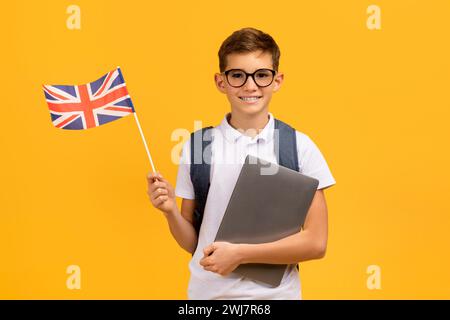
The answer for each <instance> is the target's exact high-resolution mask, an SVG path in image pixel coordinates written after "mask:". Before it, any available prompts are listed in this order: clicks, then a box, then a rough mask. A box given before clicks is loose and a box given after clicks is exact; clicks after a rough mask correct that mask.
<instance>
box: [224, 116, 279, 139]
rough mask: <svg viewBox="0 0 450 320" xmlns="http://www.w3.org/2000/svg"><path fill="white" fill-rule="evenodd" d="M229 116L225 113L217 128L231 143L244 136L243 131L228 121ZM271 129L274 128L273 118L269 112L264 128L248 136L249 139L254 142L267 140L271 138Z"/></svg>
mask: <svg viewBox="0 0 450 320" xmlns="http://www.w3.org/2000/svg"><path fill="white" fill-rule="evenodd" d="M230 116H231V114H230V113H227V114H226V115H225V117H224V118H223V120H222V122H221V123H220V125H219V130H220V131H221V133H222V135H223V136H224V137H225V138H226V139H227V140H228V141H229V142H231V143H235V142H236V141H237V140H238V139H239V138H241V137H243V136H245V135H244V134H243V133H241V132H240V131H239V130H237V129H235V128H233V127H232V126H231V125H230V123H229V122H228V118H229V117H230ZM273 130H274V120H273V115H272V114H271V113H270V112H269V121H268V122H267V124H266V126H265V127H264V129H262V130H261V132H260V133H259V134H258V135H256V136H255V137H254V138H250V137H248V138H249V139H251V141H256V142H262V141H264V142H269V141H270V140H271V139H272V138H273Z"/></svg>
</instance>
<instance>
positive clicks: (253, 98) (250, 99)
mask: <svg viewBox="0 0 450 320" xmlns="http://www.w3.org/2000/svg"><path fill="white" fill-rule="evenodd" d="M261 98H262V96H242V97H239V99H241V100H242V101H245V102H248V103H252V102H256V101H258V100H259V99H261Z"/></svg>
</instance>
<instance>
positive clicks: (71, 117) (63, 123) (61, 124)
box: [55, 114, 80, 128]
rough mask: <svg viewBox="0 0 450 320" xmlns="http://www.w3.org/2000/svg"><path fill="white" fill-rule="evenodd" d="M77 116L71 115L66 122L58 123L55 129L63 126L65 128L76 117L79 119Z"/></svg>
mask: <svg viewBox="0 0 450 320" xmlns="http://www.w3.org/2000/svg"><path fill="white" fill-rule="evenodd" d="M79 116H80V115H79V114H73V115H71V116H70V117H68V118H67V119H66V120H64V121H63V122H60V123H59V124H57V125H56V126H55V127H57V128H61V127H63V126H65V125H66V124H67V123H68V122H70V121H72V120H73V119H75V118H76V117H79Z"/></svg>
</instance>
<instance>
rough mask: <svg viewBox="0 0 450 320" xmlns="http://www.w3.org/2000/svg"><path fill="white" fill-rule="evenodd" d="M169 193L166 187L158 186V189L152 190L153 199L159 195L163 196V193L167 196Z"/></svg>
mask: <svg viewBox="0 0 450 320" xmlns="http://www.w3.org/2000/svg"><path fill="white" fill-rule="evenodd" d="M167 194H168V191H167V190H166V189H162V188H158V189H156V190H155V191H153V192H152V194H151V197H152V198H153V199H156V198H158V197H159V196H162V195H164V196H165V195H167Z"/></svg>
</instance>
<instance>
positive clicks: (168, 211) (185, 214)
mask: <svg viewBox="0 0 450 320" xmlns="http://www.w3.org/2000/svg"><path fill="white" fill-rule="evenodd" d="M147 180H148V195H149V198H150V201H151V202H152V204H153V206H154V207H155V208H157V209H159V210H160V211H161V212H163V213H164V216H165V217H166V219H167V222H168V224H169V229H170V232H171V233H172V236H173V237H174V238H175V240H176V241H177V243H178V244H179V245H180V247H182V248H183V249H185V250H186V251H188V252H189V253H194V251H195V249H196V247H197V232H196V231H195V229H194V227H193V224H192V221H193V214H194V207H195V200H189V199H183V201H182V203H181V214H180V211H179V210H178V206H177V204H176V199H175V192H174V190H173V187H172V186H171V184H170V183H169V181H167V180H166V179H164V178H163V177H162V176H161V175H160V174H156V173H150V174H149V175H148V177H147Z"/></svg>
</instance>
